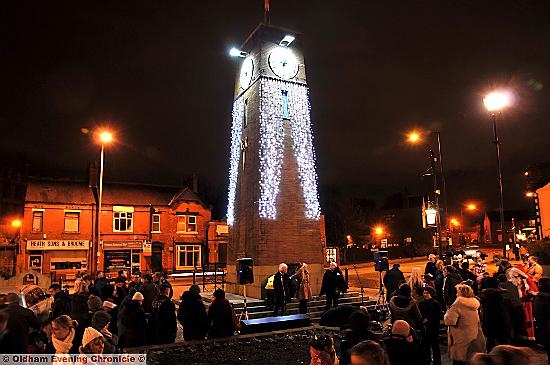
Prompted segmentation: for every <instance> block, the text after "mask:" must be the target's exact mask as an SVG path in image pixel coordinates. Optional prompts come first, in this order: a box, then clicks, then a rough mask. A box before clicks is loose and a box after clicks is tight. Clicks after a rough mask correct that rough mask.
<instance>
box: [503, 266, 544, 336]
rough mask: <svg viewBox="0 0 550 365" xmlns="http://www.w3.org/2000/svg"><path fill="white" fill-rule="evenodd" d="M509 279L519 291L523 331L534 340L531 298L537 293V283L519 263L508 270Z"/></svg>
mask: <svg viewBox="0 0 550 365" xmlns="http://www.w3.org/2000/svg"><path fill="white" fill-rule="evenodd" d="M508 276H509V278H510V279H509V280H510V281H511V282H512V284H514V285H515V286H516V287H517V289H518V293H519V300H520V301H521V306H522V308H523V314H524V322H523V333H524V334H525V333H527V337H526V338H524V339H527V340H529V341H533V340H535V324H534V318H533V298H534V296H535V295H537V293H538V288H537V284H535V282H534V281H533V280H532V279H531V277H530V276H529V275H527V274H526V273H525V272H524V268H523V267H522V266H521V265H518V266H517V267H513V268H511V269H510V270H509V271H508Z"/></svg>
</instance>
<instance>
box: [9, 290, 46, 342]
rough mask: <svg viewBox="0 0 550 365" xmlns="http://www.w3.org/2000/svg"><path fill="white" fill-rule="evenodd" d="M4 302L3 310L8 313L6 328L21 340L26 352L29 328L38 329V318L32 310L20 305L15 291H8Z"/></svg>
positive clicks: (39, 325) (39, 324)
mask: <svg viewBox="0 0 550 365" xmlns="http://www.w3.org/2000/svg"><path fill="white" fill-rule="evenodd" d="M5 303H6V307H5V308H4V309H3V310H5V311H6V312H7V314H8V324H7V328H8V330H9V331H10V332H11V333H12V334H13V335H14V336H15V337H16V338H18V339H19V340H20V341H21V343H22V347H23V348H24V349H25V353H26V352H27V350H26V349H27V346H28V344H29V330H30V329H31V328H33V329H35V330H36V331H38V330H40V327H41V323H40V320H39V319H38V318H37V317H36V316H35V315H34V313H33V311H32V310H30V309H28V308H24V307H23V306H21V304H20V300H19V295H17V294H16V293H8V295H7V296H6V302H5Z"/></svg>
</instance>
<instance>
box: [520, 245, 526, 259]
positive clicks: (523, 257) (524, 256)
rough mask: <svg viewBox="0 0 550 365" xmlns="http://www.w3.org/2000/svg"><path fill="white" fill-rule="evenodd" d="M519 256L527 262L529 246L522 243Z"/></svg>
mask: <svg viewBox="0 0 550 365" xmlns="http://www.w3.org/2000/svg"><path fill="white" fill-rule="evenodd" d="M519 257H520V258H521V261H523V262H525V260H527V248H526V247H525V246H524V245H521V246H520V247H519Z"/></svg>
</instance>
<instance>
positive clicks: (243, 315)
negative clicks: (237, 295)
mask: <svg viewBox="0 0 550 365" xmlns="http://www.w3.org/2000/svg"><path fill="white" fill-rule="evenodd" d="M243 297H244V299H243V310H242V311H241V314H239V323H240V322H241V321H242V320H244V319H246V320H248V308H247V307H246V284H244V285H243Z"/></svg>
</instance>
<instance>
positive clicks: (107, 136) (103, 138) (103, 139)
mask: <svg viewBox="0 0 550 365" xmlns="http://www.w3.org/2000/svg"><path fill="white" fill-rule="evenodd" d="M97 136H98V142H99V143H100V144H101V155H100V162H99V193H98V201H97V209H98V213H97V239H96V244H95V245H94V249H93V250H92V255H93V257H92V262H91V264H92V272H95V271H97V264H98V259H97V255H98V252H99V251H98V250H99V244H100V242H101V205H102V202H103V163H104V159H105V145H108V144H110V143H111V142H112V141H113V134H112V133H111V132H109V131H107V130H103V131H101V132H99V133H98V134H97Z"/></svg>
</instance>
